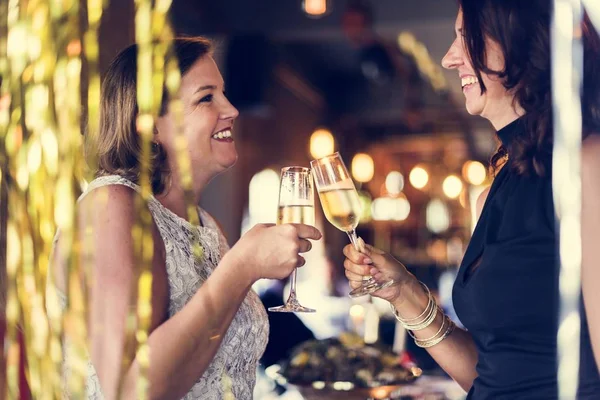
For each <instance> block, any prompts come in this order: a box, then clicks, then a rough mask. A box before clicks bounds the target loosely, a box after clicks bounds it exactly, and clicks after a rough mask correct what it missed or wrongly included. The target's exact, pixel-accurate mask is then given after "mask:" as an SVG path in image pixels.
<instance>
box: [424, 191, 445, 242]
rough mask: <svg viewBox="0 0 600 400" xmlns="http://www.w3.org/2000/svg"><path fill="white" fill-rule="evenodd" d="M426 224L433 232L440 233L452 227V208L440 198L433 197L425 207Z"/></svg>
mask: <svg viewBox="0 0 600 400" xmlns="http://www.w3.org/2000/svg"><path fill="white" fill-rule="evenodd" d="M425 224H426V225H427V229H429V230H430V231H431V232H433V233H436V234H439V233H442V232H445V231H446V230H448V228H449V227H450V210H449V209H448V205H446V203H445V202H444V201H442V200H440V199H433V200H431V201H430V202H429V204H427V207H426V209H425Z"/></svg>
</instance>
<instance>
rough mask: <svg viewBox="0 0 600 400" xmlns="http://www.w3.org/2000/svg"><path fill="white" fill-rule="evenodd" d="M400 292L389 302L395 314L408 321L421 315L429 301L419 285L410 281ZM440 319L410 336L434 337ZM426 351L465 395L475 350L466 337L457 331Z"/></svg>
mask: <svg viewBox="0 0 600 400" xmlns="http://www.w3.org/2000/svg"><path fill="white" fill-rule="evenodd" d="M400 291H402V292H403V293H404V294H403V296H402V297H401V298H397V299H395V300H393V301H392V302H391V303H392V304H393V305H394V307H395V308H396V310H397V312H398V313H399V314H400V315H402V317H403V318H408V319H410V318H414V317H417V316H419V315H421V313H422V312H423V310H425V308H426V307H427V302H428V301H429V298H428V296H427V294H426V293H425V291H424V290H423V287H422V286H421V284H420V283H418V281H417V280H416V279H415V278H414V277H413V278H412V279H410V280H408V281H407V282H406V283H404V284H403V285H402V286H401V288H400ZM442 318H443V316H442V314H441V313H438V315H437V316H436V318H435V320H434V321H433V323H432V324H431V325H429V326H428V327H427V328H425V329H423V330H419V331H415V332H413V334H414V335H415V337H417V338H418V339H428V338H430V337H432V336H434V335H435V334H436V333H437V332H438V331H439V329H440V327H441V325H442ZM426 350H427V351H428V352H429V354H430V355H431V357H433V359H434V360H435V361H436V362H437V363H438V364H439V366H440V367H442V368H443V369H444V371H446V372H447V373H448V375H450V376H451V377H452V379H454V380H455V381H456V382H458V384H459V385H460V386H461V387H462V388H463V389H464V390H465V391H467V392H468V391H469V389H470V388H471V386H472V385H473V381H474V380H475V378H476V377H477V371H476V370H475V366H476V364H477V349H476V348H475V343H474V342H473V338H472V337H471V334H470V333H468V332H467V331H465V330H463V329H460V328H458V327H457V328H455V329H454V331H453V332H452V333H451V334H450V335H449V336H448V337H447V338H446V339H444V340H442V341H441V342H440V343H438V344H436V345H434V346H432V347H428V348H427V349H426Z"/></svg>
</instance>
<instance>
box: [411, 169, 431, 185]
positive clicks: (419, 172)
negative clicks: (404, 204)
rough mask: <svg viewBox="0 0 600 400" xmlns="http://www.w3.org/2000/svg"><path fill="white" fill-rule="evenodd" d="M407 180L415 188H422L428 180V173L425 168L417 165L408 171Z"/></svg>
mask: <svg viewBox="0 0 600 400" xmlns="http://www.w3.org/2000/svg"><path fill="white" fill-rule="evenodd" d="M408 180H409V181H410V184H411V185H413V186H414V187H415V188H417V189H423V188H424V187H425V186H427V183H428V182H429V174H428V173H427V170H426V169H425V168H423V167H421V166H418V165H417V166H416V167H414V168H413V169H412V171H410V174H409V175H408Z"/></svg>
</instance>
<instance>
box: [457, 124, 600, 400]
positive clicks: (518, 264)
mask: <svg viewBox="0 0 600 400" xmlns="http://www.w3.org/2000/svg"><path fill="white" fill-rule="evenodd" d="M524 129H525V126H524V123H523V121H522V120H521V119H517V120H516V121H514V122H512V123H511V124H509V125H508V126H506V127H505V128H503V129H501V130H500V131H499V132H498V136H499V137H500V139H501V140H502V142H503V144H504V145H505V146H506V147H507V148H509V149H510V144H511V141H512V140H513V139H514V138H515V137H516V136H517V135H519V134H520V132H523V131H524ZM509 153H510V150H509ZM551 180H552V178H551V177H544V178H540V177H535V176H531V177H527V176H522V175H519V174H517V173H516V172H514V171H512V170H511V166H510V159H509V161H508V164H507V165H505V166H504V167H503V168H502V169H501V171H500V172H499V173H498V175H497V176H496V178H495V180H494V182H493V184H492V187H491V189H490V192H489V195H488V197H487V200H486V202H485V205H484V207H483V211H482V213H481V217H480V219H479V222H478V223H477V227H476V228H475V231H474V233H473V237H472V239H471V242H470V244H469V247H468V248H467V251H466V253H465V257H464V259H463V261H462V264H461V266H460V270H459V272H458V276H457V279H456V282H455V284H454V289H453V302H454V307H455V309H456V312H457V315H458V317H459V319H460V320H461V322H462V323H463V324H464V326H465V327H466V328H467V329H468V330H469V332H470V333H471V334H472V336H473V339H474V341H475V344H476V346H477V351H478V356H479V360H478V363H477V373H478V377H477V378H476V379H475V381H474V382H473V387H472V388H471V390H470V392H469V394H468V397H467V398H468V399H473V400H482V399H494V400H496V399H511V400H518V399H527V400H534V399H543V400H551V399H557V398H558V389H557V343H556V334H557V327H558V302H559V296H558V265H557V264H558V261H557V260H558V258H557V251H556V234H555V218H554V205H553V198H552V185H551ZM473 267H475V268H473ZM580 311H581V316H582V326H581V359H580V371H579V375H580V376H579V395H578V399H585V400H591V399H600V376H599V374H598V368H597V367H596V363H595V360H594V355H593V353H592V347H591V343H590V336H589V330H588V326H587V320H586V318H585V313H584V312H583V306H582V303H581V308H580Z"/></svg>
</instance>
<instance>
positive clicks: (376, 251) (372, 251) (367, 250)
mask: <svg viewBox="0 0 600 400" xmlns="http://www.w3.org/2000/svg"><path fill="white" fill-rule="evenodd" d="M365 253H369V254H379V255H384V254H385V251H383V250H379V249H378V248H377V247H373V246H371V245H370V244H366V243H365Z"/></svg>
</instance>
